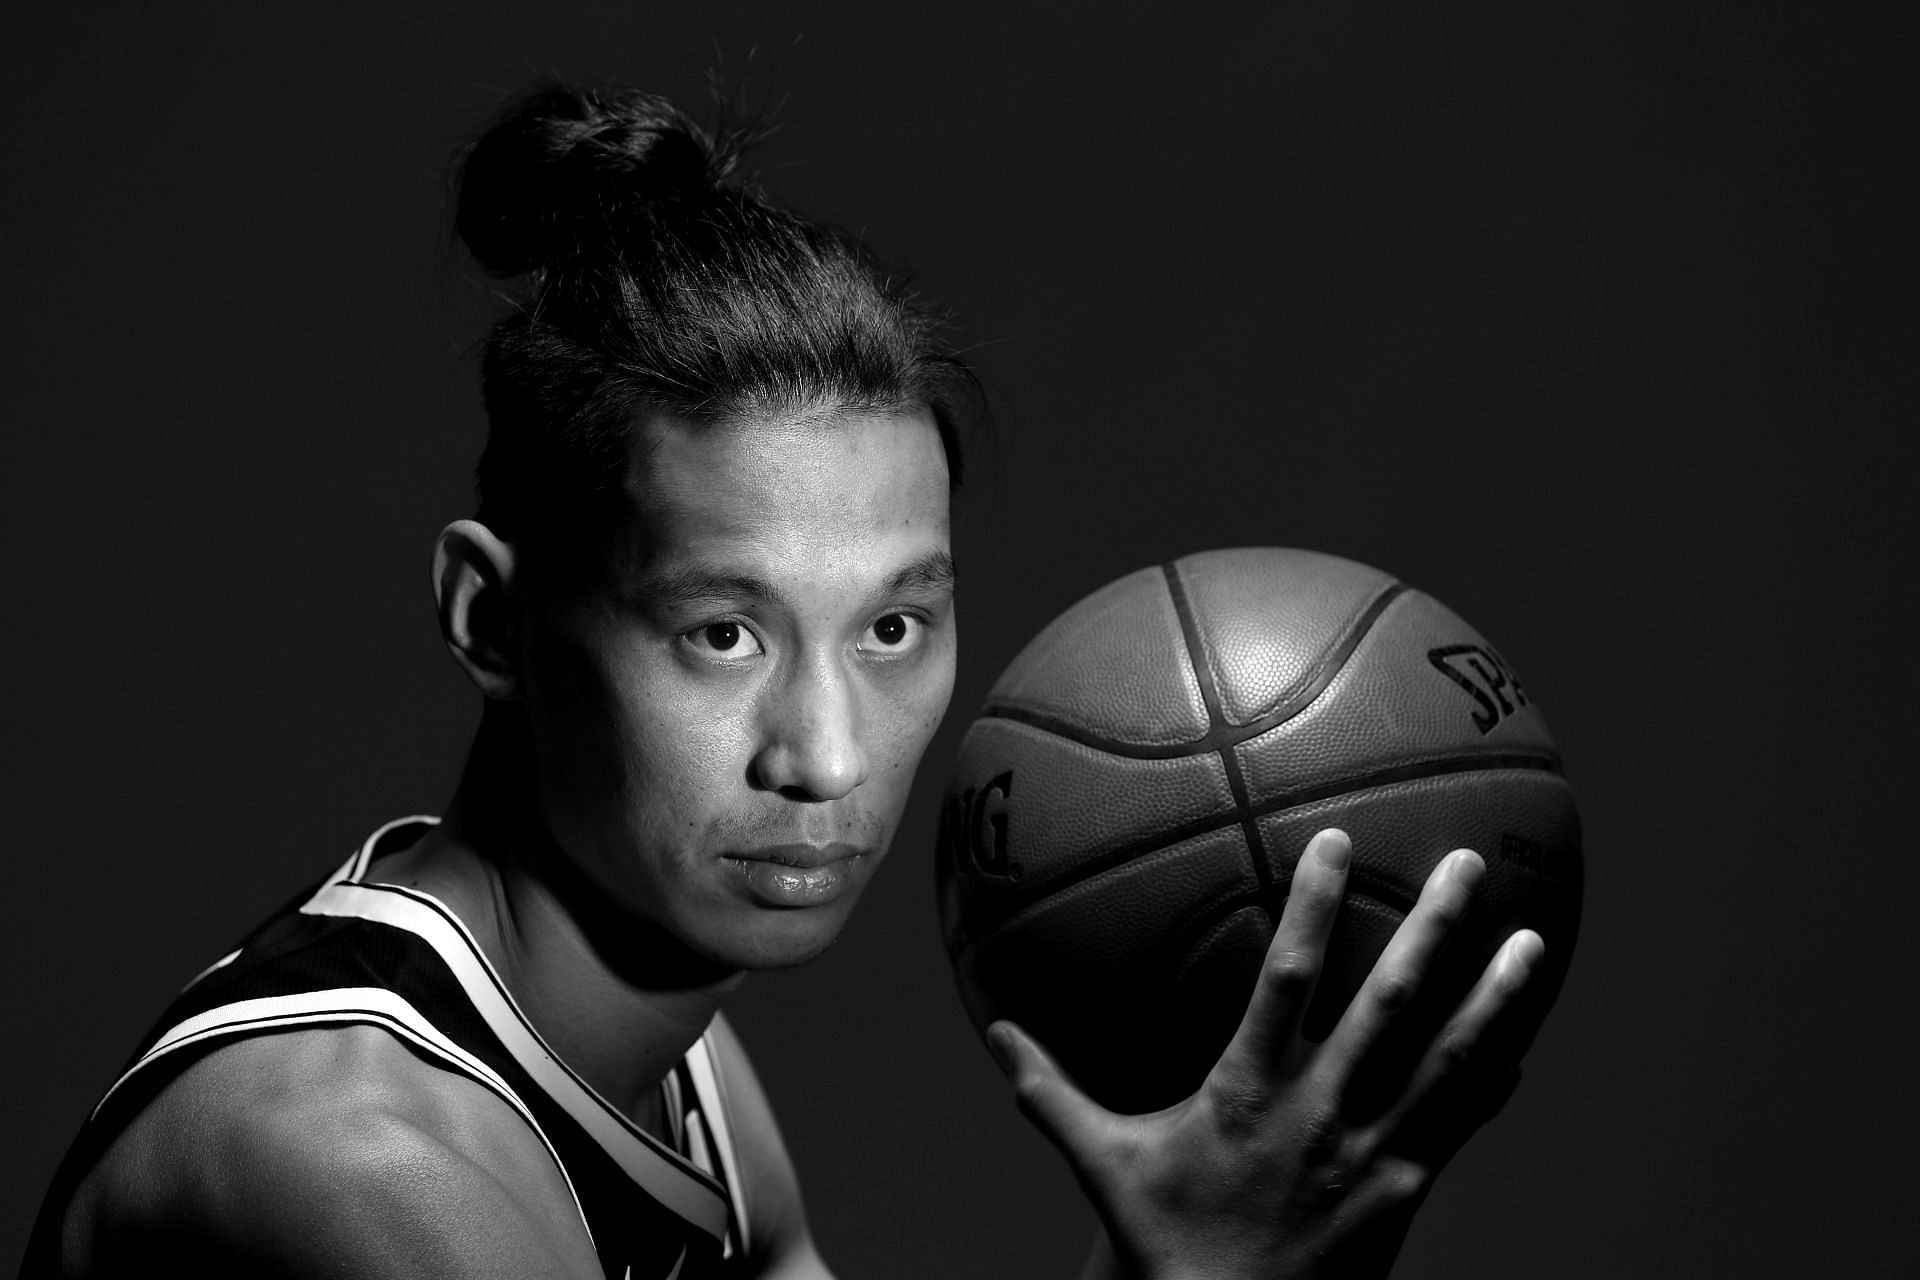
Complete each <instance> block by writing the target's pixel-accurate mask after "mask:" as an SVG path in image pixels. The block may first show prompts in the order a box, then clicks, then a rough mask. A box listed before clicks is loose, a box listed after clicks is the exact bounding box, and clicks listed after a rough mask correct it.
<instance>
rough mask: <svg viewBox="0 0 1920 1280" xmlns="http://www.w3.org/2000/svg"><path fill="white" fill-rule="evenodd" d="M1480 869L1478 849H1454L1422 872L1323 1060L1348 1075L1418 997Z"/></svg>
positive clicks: (1483, 869) (1470, 896)
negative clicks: (1409, 904)
mask: <svg viewBox="0 0 1920 1280" xmlns="http://www.w3.org/2000/svg"><path fill="white" fill-rule="evenodd" d="M1486 870H1487V864H1486V862H1485V861H1483V860H1482V859H1481V857H1480V855H1479V854H1477V853H1475V852H1474V851H1473V850H1471V849H1455V850H1454V851H1453V852H1452V853H1450V854H1448V855H1447V856H1446V857H1444V858H1442V859H1441V860H1440V861H1439V863H1438V864H1437V865H1436V866H1435V867H1434V869H1433V870H1432V871H1431V872H1430V873H1428V875H1427V882H1426V884H1425V885H1423V886H1421V889H1420V897H1419V900H1418V901H1416V902H1415V903H1414V904H1413V910H1412V911H1409V912H1408V913H1407V918H1406V919H1405V920H1403V921H1401V922H1400V927H1399V928H1398V929H1396V930H1394V934H1393V938H1392V939H1391V940H1390V941H1389V942H1388V943H1387V949H1386V950H1385V951H1383V952H1381V953H1380V958H1379V959H1378V960H1377V961H1375V962H1374V966H1373V969H1372V970H1371V971H1370V972H1369V973H1368V974H1367V980H1366V981H1365V982H1364V983H1362V984H1361V987H1360V990H1359V992H1357V993H1356V994H1355V995H1354V998H1353V1002H1352V1003H1351V1004H1349V1005H1348V1006H1347V1009H1346V1012H1345V1013H1343V1014H1341V1015H1340V1022H1339V1025H1337V1026H1336V1027H1334V1029H1333V1034H1332V1035H1330V1036H1328V1037H1327V1045H1326V1049H1325V1056H1326V1060H1327V1061H1328V1062H1329V1063H1331V1064H1334V1065H1336V1066H1338V1067H1343V1068H1345V1069H1346V1073H1347V1074H1351V1073H1352V1071H1353V1070H1354V1069H1356V1068H1357V1066H1358V1064H1359V1061H1360V1059H1361V1058H1363V1057H1365V1056H1366V1054H1367V1053H1368V1052H1369V1051H1371V1050H1373V1049H1374V1048H1375V1047H1376V1046H1378V1045H1379V1044H1380V1042H1381V1040H1382V1038H1383V1037H1384V1036H1385V1035H1386V1033H1387V1032H1388V1031H1389V1029H1391V1027H1392V1026H1393V1024H1394V1023H1395V1021H1396V1020H1399V1019H1401V1018H1402V1017H1404V1015H1405V1014H1406V1013H1407V1011H1408V1010H1409V1009H1410V1008H1411V1007H1412V1006H1413V1004H1414V1002H1415V1001H1416V1000H1418V999H1419V997H1420V994H1421V992H1422V990H1423V989H1424V988H1425V987H1426V986H1427V985H1428V983H1429V979H1430V978H1431V977H1432V976H1433V970H1434V966H1435V962H1436V960H1437V957H1438V956H1439V955H1440V952H1441V950H1442V948H1444V947H1445V946H1446V943H1447V939H1448V938H1449V937H1451V936H1452V934H1453V931H1454V929H1455V928H1456V927H1457V926H1458V925H1459V923H1460V921H1461V919H1462V918H1464V917H1465V916H1466V914H1467V909H1468V908H1469V907H1471V906H1472V905H1473V895H1474V891H1475V890H1476V889H1478V888H1479V886H1480V881H1481V879H1482V878H1483V877H1484V876H1485V875H1486ZM1457 989H1458V988H1456V990H1457ZM1436 1012H1438V1011H1436ZM1402 1069H1403V1070H1404V1068H1402Z"/></svg>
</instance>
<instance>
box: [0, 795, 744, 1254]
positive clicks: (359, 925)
mask: <svg viewBox="0 0 1920 1280" xmlns="http://www.w3.org/2000/svg"><path fill="white" fill-rule="evenodd" d="M434 821H436V820H435V819H432V818H403V819H400V820H399V821H396V822H391V823H388V824H387V825H386V826H384V827H382V828H380V829H379V830H378V831H376V832H374V834H373V835H372V836H371V837H369V838H368V840H367V841H366V843H365V844H364V845H362V846H361V847H360V849H359V851H358V852H356V853H355V854H354V855H353V856H352V857H351V858H349V859H348V860H347V862H346V864H345V865H344V866H342V867H341V868H340V870H339V871H337V872H336V873H335V874H334V875H332V876H331V877H329V878H328V879H327V880H325V881H323V882H322V883H321V885H320V886H319V888H318V889H317V890H315V891H314V892H312V893H311V895H308V896H305V898H304V901H300V902H299V903H298V905H296V906H290V907H289V908H287V909H286V910H283V911H282V912H280V913H279V914H277V915H275V916H272V917H270V918H269V919H268V920H267V922H266V923H265V924H263V925H261V926H260V927H259V928H258V929H256V930H254V932H253V933H252V934H250V935H249V936H248V937H247V938H246V940H245V941H244V942H242V943H241V945H240V946H239V947H238V948H237V949H236V950H234V951H233V952H232V953H231V954H229V955H227V956H225V957H223V958H222V959H220V960H219V961H218V962H216V963H215V964H214V965H213V966H211V967H210V968H208V969H207V970H206V971H204V972H203V973H201V974H200V975H199V976H198V977H196V978H195V979H194V980H193V981H192V982H191V983H189V984H188V985H187V987H186V989H185V990H184V991H182V992H181V993H180V995H179V996H178V997H177V998H176V999H175V1000H174V1002H173V1004H172V1005H171V1006H169V1008H168V1009H167V1011H166V1013H165V1014H164V1015H162V1017H161V1019H160V1022H159V1023H158V1025H157V1026H156V1027H155V1029H154V1030H153V1031H152V1032H151V1033H149V1034H148V1036H147V1037H146V1039H145V1040H144V1041H142V1043H141V1045H140V1048H139V1049H138V1050H137V1051H136V1052H135V1054H134V1057H133V1061H132V1065H130V1066H129V1067H128V1068H127V1069H126V1071H125V1072H124V1073H123V1074H122V1075H121V1076H120V1078H119V1079H118V1080H117V1081H115V1082H114V1084H113V1086H112V1087H111V1088H110V1089H108V1090H107V1093H106V1096H105V1097H104V1098H102V1099H101V1100H100V1103H99V1105H98V1106H96V1107H95V1108H94V1111H93V1113H92V1115H91V1116H90V1117H89V1119H88V1121H87V1124H86V1126H85V1128H84V1129H83V1130H82V1132H81V1135H80V1138H79V1139H78V1140H76V1142H75V1143H74V1147H73V1150H72V1151H70V1152H69V1153H68V1156H67V1159H66V1161H65V1163H63V1165H62V1167H61V1170H60V1172H59V1173H58V1174H57V1175H56V1176H55V1180H54V1184H53V1187H52V1189H51V1190H50V1191H49V1192H48V1194H47V1203H46V1205H45V1206H44V1207H43V1208H42V1210H41V1214H40V1221H39V1223H38V1224H37V1226H36V1228H35V1231H34V1238H33V1240H32V1242H31V1243H30V1244H29V1246H28V1249H27V1257H26V1267H25V1269H24V1270H23V1272H22V1275H23V1276H38V1275H41V1274H52V1272H53V1269H54V1266H53V1264H54V1261H55V1259H56V1258H57V1256H58V1249H59V1240H60V1224H61V1221H62V1219H63V1218H64V1217H65V1213H66V1206H67V1201H68V1199H69V1198H70V1197H71V1195H72V1193H73V1191H74V1189H75V1188H76V1187H77V1186H78V1185H79V1182H80V1181H81V1180H82V1179H83V1178H84V1177H85V1176H86V1174H87V1173H88V1172H89V1171H90V1170H91V1168H92V1166H93V1164H94V1163H95V1162H96V1161H97V1160H98V1159H99V1157H100V1155H101V1154H102V1153H103V1152H104V1151H105V1149H106V1147H107V1145H108V1143H110V1142H111V1141H112V1139H113V1138H114V1137H115V1136H117V1135H118V1134H119V1132H120V1131H121V1130H122V1129H124V1128H125V1127H126V1125H127V1123H128V1122H129V1121H131V1120H132V1118H133V1117H134V1115H135V1114H136V1113H137V1112H138V1111H139V1110H140V1108H141V1107H142V1106H144V1105H145V1104H146V1102H148V1101H149V1100H151V1099H152V1098H153V1096H154V1095H155V1094H156V1093H157V1092H158V1091H159V1090H160V1088H162V1087H163V1086H164V1085H165V1084H166V1083H167V1082H169V1081H170V1080H172V1079H174V1078H175V1077H177V1076H178V1075H179V1074H180V1072H181V1071H182V1070H184V1069H185V1067H186V1066H187V1064H188V1063H190V1062H191V1061H192V1060H193V1059H194V1058H195V1057H196V1056H198V1055H199V1054H200V1053H204V1052H206V1051H207V1050H208V1049H210V1048H212V1047H214V1046H217V1045H219V1044H223V1043H227V1042H230V1041H233V1040H237V1039H239V1038H241V1037H244V1036H250V1035H259V1034H263V1033H269V1032H273V1031H277V1030H285V1029H292V1028H313V1027H325V1026H343V1025H358V1026H374V1027H379V1028H381V1029H382V1030H385V1031H387V1032H388V1033H390V1034H392V1035H394V1036H396V1037H398V1038H399V1039H401V1040H403V1041H405V1042H406V1044H407V1045H408V1046H410V1047H411V1048H412V1049H413V1050H414V1051H415V1052H416V1053H418V1054H420V1055H421V1056H422V1057H424V1058H426V1059H427V1060H428V1061H430V1062H433V1063H435V1064H436V1065H438V1066H441V1067H444V1068H445V1069H446V1070H449V1071H454V1072H457V1073H459V1074H460V1075H463V1076H465V1077H467V1078H468V1079H470V1080H473V1081H475V1082H477V1083H479V1084H480V1085H482V1086H484V1087H485V1088H487V1089H489V1090H491V1091H492V1092H493V1093H494V1094H496V1095H497V1096H498V1097H499V1098H500V1099H501V1100H502V1101H503V1102H505V1103H506V1104H507V1105H508V1106H509V1107H511V1108H512V1109H513V1110H514V1112H515V1114H517V1115H518V1116H519V1117H520V1119H521V1120H522V1121H523V1122H524V1123H525V1124H526V1125H527V1127H528V1128H529V1129H531V1130H532V1131H533V1133H534V1134H535V1135H536V1136H537V1137H538V1138H539V1139H540V1141H541V1143H542V1144H544V1145H545V1147H546V1149H547V1152H548V1154H549V1155H551V1156H552V1157H553V1162H554V1164H555V1166H556V1167H557V1168H558V1169H559V1171H560V1175H561V1177H562V1179H563V1180H564V1181H565V1182H566V1185H567V1187H568V1190H569V1191H570V1192H571V1193H572V1196H573V1201H574V1206H575V1208H576V1209H577V1210H578V1212H579V1215H580V1223H581V1226H582V1227H584V1228H585V1230H586V1232H587V1235H588V1236H589V1237H590V1238H591V1239H592V1241H593V1246H594V1249H595V1251H596V1252H597V1253H598V1254H599V1257H600V1264H601V1269H602V1270H603V1271H604V1272H605V1273H606V1275H607V1276H608V1277H609V1280H699V1278H701V1277H705V1276H710V1275H717V1274H720V1273H721V1264H722V1261H723V1260H724V1259H725V1258H729V1257H733V1256H736V1255H743V1254H744V1253H745V1250H746V1231H747V1221H746V1205H745V1200H744V1198H743V1196H742V1194H741V1190H740V1176H739V1168H738V1163H737V1159H736V1156H735V1152H734V1147H733V1131H732V1126H731V1124H730V1122H729V1116H728V1113H727V1105H726V1091H725V1086H724V1083H723V1081H722V1080H721V1078H720V1073H719V1070H718V1066H717V1059H716V1056H715V1050H714V1047H713V1043H712V1032H711V1031H709V1032H707V1033H706V1034H704V1035H702V1037H701V1038H700V1039H699V1040H698V1041H696V1042H695V1043H694V1045H693V1047H692V1048H691V1049H689V1050H688V1051H687V1054H686V1057H685V1058H683V1059H682V1060H681V1061H680V1062H679V1063H678V1064H676V1066H675V1067H674V1069H673V1070H672V1071H671V1072H670V1073H669V1074H668V1076H667V1078H666V1079H665V1080H664V1081H662V1083H661V1090H662V1094H663V1099H662V1100H663V1101H664V1103H665V1104H666V1105H665V1112H666V1115H667V1120H668V1127H669V1129H670V1130H671V1137H672V1141H671V1142H662V1141H660V1140H658V1139H656V1138H654V1137H653V1136H652V1135H651V1134H649V1133H647V1132H645V1131H644V1130H642V1129H641V1128H640V1127H639V1126H638V1125H635V1124H634V1123H633V1122H632V1121H631V1120H629V1119H628V1118H627V1117H626V1116H625V1115H624V1114H622V1113H621V1112H620V1111H619V1110H617V1109H616V1108H615V1107H613V1106H612V1105H611V1104H609V1103H607V1102H606V1101H605V1100H604V1099H602V1098H601V1096H600V1095H599V1094H598V1093H596V1092H595V1091H594V1090H593V1089H592V1087H591V1086H589V1085H588V1084H587V1083H586V1081H584V1080H582V1079H581V1078H580V1077H579V1076H578V1075H576V1074H575V1073H574V1072H573V1070H572V1069H571V1068H569V1067H568V1066H567V1065H566V1063H564V1062H562V1061H561V1060H560V1059H559V1058H558V1057H556V1056H555V1055H554V1053H553V1052H552V1051H551V1050H550V1049H548V1047H547V1045H546V1042H545V1041H544V1040H542V1039H541V1037H540V1033H539V1032H538V1031H536V1030H534V1028H533V1025H532V1024H531V1023H529V1022H528V1021H527V1019H526V1017H525V1015H524V1014H522V1013H521V1012H520V1009H519V1006H518V1005H516V1004H515V1003H514V1000H513V997H512V995H510V994H509V993H508V991H507V989H506V987H505V986H504V985H503V984H502V983H501V981H500V978H499V975H498V974H497V973H496V972H495V971H494V968H493V966H492V965H491V964H490V963H489V962H488V961H487V958H486V957H485V956H484V955H483V954H481V951H480V948H479V946H478V945H477V944H476V943H475V941H474V939H473V935H472V934H471V933H469V932H468V931H467V928H466V926H465V925H464V924H462V923H461V921H460V919H459V918H458V917H457V916H455V915H454V914H453V912H451V911H450V910H448V909H447V907H446V905H445V904H444V903H442V902H440V901H439V900H438V899H436V898H434V897H432V896H431V895H429V894H425V893H420V892H418V891H416V890H412V889H406V888H402V887H400V886H398V885H389V884H379V883H375V882H369V881H368V880H367V879H366V872H367V868H368V866H369V865H370V864H371V863H372V862H373V860H374V859H375V858H376V857H378V856H380V855H381V854H382V853H386V852H389V851H391V850H397V849H400V848H404V847H405V846H406V845H408V844H410V843H412V842H413V841H414V840H417V839H418V838H419V836H420V835H421V834H422V831H423V829H424V827H426V826H428V825H431V824H432V823H433V822H434Z"/></svg>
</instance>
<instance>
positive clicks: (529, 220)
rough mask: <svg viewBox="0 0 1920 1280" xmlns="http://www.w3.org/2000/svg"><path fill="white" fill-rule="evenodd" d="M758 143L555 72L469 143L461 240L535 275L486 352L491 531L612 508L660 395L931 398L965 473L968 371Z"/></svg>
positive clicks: (804, 402) (728, 409)
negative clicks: (787, 203) (762, 159)
mask: <svg viewBox="0 0 1920 1280" xmlns="http://www.w3.org/2000/svg"><path fill="white" fill-rule="evenodd" d="M746 141H747V138H746V135H745V134H744V132H742V131H729V130H727V129H724V128H721V129H716V130H714V131H713V132H709V131H707V130H704V129H702V128H701V127H700V126H699V125H697V124H695V123H694V122H693V121H692V120H691V119H690V118H688V117H687V116H686V115H685V114H684V113H682V112H681V111H680V110H678V109H677V108H675V107H674V106H673V105H672V104H671V103H669V102H667V101H666V100H665V99H664V98H661V97H658V96H656V95H654V94H649V93H642V92H638V91H634V90H616V89H604V88H585V87H578V86H573V85H568V84H564V83H552V84H547V85H543V86H541V87H539V88H537V89H535V90H533V91H532V92H531V93H529V94H527V95H526V96H525V97H523V98H521V99H520V100H518V101H517V102H515V103H514V104H513V105H512V106H511V107H510V108H509V109H508V110H507V112H506V113H505V114H504V115H503V116H501V117H500V119H499V120H497V121H496V122H495V123H494V124H493V125H492V127H490V128H489V129H488V130H487V131H486V132H485V133H484V134H483V135H482V136H481V137H480V138H479V139H478V141H476V142H475V143H474V144H473V146H472V148H471V149H470V150H468V151H467V153H466V154H465V156H464V157H463V158H462V159H461V161H460V165H459V172H458V183H459V194H458V201H457V211H456V214H455V227H456V230H457V231H458V233H459V236H460V238H461V239H462V240H463V241H464V242H465V243H466V245H467V248H468V250H469V251H470V252H471V253H472V254H473V256H474V258H475V259H476V260H477V261H478V262H479V263H480V265H481V266H482V267H484V268H485V269H486V270H487V271H488V272H489V273H491V274H493V275H495V276H498V277H503V278H514V277H526V278H528V281H529V285H530V287H529V288H528V289H527V290H526V291H525V293H524V295H523V296H522V297H521V299H520V300H519V303H518V305H517V307H516V310H515V311H514V312H513V313H512V314H510V315H508V316H507V317H506V318H505V319H503V320H501V321H500V322H499V323H497V324H496V325H495V326H494V328H493V332H492V335H491V337H490V338H489V339H488V342H487V347H486V355H485V357H484V360H483V362H482V371H481V383H482V391H483V396H484V399H485V403H486V411H487V420H488V438H487V446H486V450H485V452H484V453H483V454H482V456H481V459H480V465H479V468H478V482H479V489H480V518H481V519H482V520H484V521H486V522H487V523H488V524H489V525H491V526H492V527H493V528H494V530H495V532H497V533H499V534H501V535H502V536H503V537H508V538H515V537H520V536H522V535H524V534H526V533H528V532H531V531H539V532H545V531H548V530H557V529H558V528H560V527H562V526H567V525H569V524H570V523H571V521H572V519H573V518H574V517H576V516H578V515H579V514H581V512H582V510H583V508H585V509H592V508H595V507H597V506H598V504H597V503H596V502H594V501H593V498H594V495H597V494H602V493H605V492H607V491H608V490H609V489H610V488H612V487H614V486H615V485H617V477H618V474H619V471H620V469H621V468H622V466H623V464H624V463H625V460H626V456H627V442H628V438H629V434H630V432H631V430H632V428H633V427H634V426H635V425H636V423H637V422H638V421H639V420H640V419H641V418H642V417H643V416H645V415H646V414H648V413H652V412H660V413H667V414H671V415H674V416H677V417H680V418H684V419H687V420H691V421H694V422H697V423H703V424H716V423H733V422H740V421H744V420H748V419H751V418H754V417H758V416H762V415H769V414H791V413H804V412H809V411H812V410H815V409H821V408H825V409H830V410H839V411H849V412H898V411H902V410H911V409H917V408H925V409H926V410H927V411H929V412H930V413H931V415H932V417H933V419H934V422H935V425H936V426H937V427H938V429H939V432H940V437H941V441H942V443H943V445H944V446H945V448H946V454H947V464H948V468H949V474H950V479H951V482H952V483H953V484H956V485H957V484H958V483H959V479H960V465H961V457H960V446H959V437H958V429H957V418H958V416H959V414H960V413H961V412H962V411H963V408H964V406H966V405H967V404H969V403H971V400H972V395H971V388H972V385H973V383H972V375H971V374H970V373H969V372H968V370H967V368H966V366H965V365H964V364H963V363H962V362H961V361H960V360H959V358H958V357H957V356H956V355H955V354H954V353H953V352H952V351H951V350H950V349H948V348H947V347H946V346H945V345H943V342H942V339H941V335H940V328H941V326H940V324H939V323H938V322H937V320H936V319H935V317H934V316H933V315H931V314H930V313H929V312H928V311H926V310H925V309H923V308H922V307H921V306H920V305H918V303H917V302H916V301H915V299H914V298H913V296H912V295H911V294H910V293H909V292H908V290H907V288H906V285H905V282H904V281H903V280H901V279H900V278H898V277H896V276H894V275H891V274H889V273H888V272H886V271H885V270H883V269H882V268H881V267H880V266H879V265H878V264H877V263H876V262H875V261H874V259H873V257H872V256H871V255H870V254H869V253H868V251H867V250H866V249H865V247H864V246H862V245H861V244H860V243H859V242H858V241H857V240H855V239H854V238H852V237H851V236H848V235H845V234H843V233H840V232H837V231H834V230H831V229H829V228H827V227H824V226H821V225H819V224H817V223H813V222H809V221H807V220H805V219H803V218H800V217H797V216H795V215H794V214H792V213H790V212H788V211H787V210H785V209H782V208H780V207H779V206H778V205H776V204H774V203H773V202H772V201H771V199H769V198H768V197H767V196H766V195H765V194H764V193H763V192H761V191H760V190H759V189H758V188H757V187H756V186H755V185H753V184H751V183H749V182H746V181H743V180H741V179H740V178H738V177H737V176H736V168H737V164H738V161H739V157H740V152H741V150H742V148H743V146H744V145H745V143H746Z"/></svg>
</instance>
